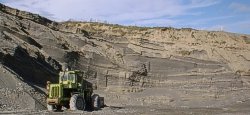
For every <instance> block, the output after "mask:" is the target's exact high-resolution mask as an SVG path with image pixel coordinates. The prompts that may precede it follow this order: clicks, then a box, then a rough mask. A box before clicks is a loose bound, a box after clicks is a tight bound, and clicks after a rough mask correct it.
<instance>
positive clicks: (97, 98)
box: [92, 94, 101, 110]
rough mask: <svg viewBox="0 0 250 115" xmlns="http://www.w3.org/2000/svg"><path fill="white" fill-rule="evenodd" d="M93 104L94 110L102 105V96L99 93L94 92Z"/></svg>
mask: <svg viewBox="0 0 250 115" xmlns="http://www.w3.org/2000/svg"><path fill="white" fill-rule="evenodd" d="M92 105H93V109H94V110H99V109H100V107H101V105H100V96H99V95H98V94H94V95H93V96H92Z"/></svg>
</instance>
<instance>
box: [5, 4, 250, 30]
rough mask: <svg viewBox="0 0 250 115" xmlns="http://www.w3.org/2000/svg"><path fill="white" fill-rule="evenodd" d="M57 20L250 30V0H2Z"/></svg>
mask: <svg viewBox="0 0 250 115" xmlns="http://www.w3.org/2000/svg"><path fill="white" fill-rule="evenodd" d="M0 3H3V4H5V5H8V6H11V7H14V8H18V9H21V10H25V11H29V12H33V13H37V14H40V15H42V16H45V17H47V18H49V19H51V20H55V21H67V20H69V19H73V20H78V21H89V20H90V19H93V20H98V21H107V22H109V23H115V24H122V25H137V26H150V27H152V26H161V27H162V26H165V27H168V26H171V27H175V28H195V29H202V30H221V29H223V30H224V31H228V32H234V33H245V34H250V0H0Z"/></svg>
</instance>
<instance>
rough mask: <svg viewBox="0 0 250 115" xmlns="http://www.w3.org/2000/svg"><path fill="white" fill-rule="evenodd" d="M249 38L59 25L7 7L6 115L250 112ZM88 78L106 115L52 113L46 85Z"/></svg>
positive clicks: (1, 22)
mask: <svg viewBox="0 0 250 115" xmlns="http://www.w3.org/2000/svg"><path fill="white" fill-rule="evenodd" d="M249 39H250V36H249V35H243V34H235V33H227V32H221V31H216V32H215V31H213V32H211V31H200V30H194V29H175V28H147V27H134V26H132V27H127V26H120V25H112V24H103V23H93V22H60V23H59V22H54V21H51V20H49V19H46V18H43V17H41V16H39V15H37V14H32V13H29V12H25V11H19V10H17V9H13V8H10V7H8V6H4V5H2V4H0V114H115V115H116V114H135V115H137V114H164V115H165V114H169V115H185V114H186V115H201V114H202V115H228V114H229V115H230V114H232V115H234V114H237V115H240V114H242V115H248V114H250V109H249V107H250V53H249V51H250V44H249ZM66 66H69V67H70V68H71V69H78V70H82V71H84V72H86V73H87V75H88V76H89V77H88V79H87V80H88V81H89V82H91V83H92V84H93V85H94V86H95V88H96V90H95V93H97V94H100V95H101V96H103V97H104V100H105V104H106V107H104V108H102V109H101V110H98V111H84V112H82V111H70V110H64V111H60V112H48V111H47V110H46V97H47V94H46V90H45V86H46V82H47V81H51V82H52V83H56V82H57V81H58V73H59V71H60V70H62V69H63V68H65V67H66Z"/></svg>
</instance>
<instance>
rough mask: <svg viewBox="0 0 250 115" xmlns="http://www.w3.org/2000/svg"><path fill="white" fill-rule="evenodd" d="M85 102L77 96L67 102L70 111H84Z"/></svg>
mask: <svg viewBox="0 0 250 115" xmlns="http://www.w3.org/2000/svg"><path fill="white" fill-rule="evenodd" d="M85 106H86V104H85V100H84V98H83V97H82V96H81V95H79V94H74V95H73V96H72V97H71V98H70V102H69V107H70V110H82V111H83V110H85Z"/></svg>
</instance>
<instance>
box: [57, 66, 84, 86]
mask: <svg viewBox="0 0 250 115" xmlns="http://www.w3.org/2000/svg"><path fill="white" fill-rule="evenodd" d="M82 79H83V73H82V72H80V71H77V70H75V71H62V72H60V73H59V83H60V84H63V85H64V86H65V88H76V87H77V86H79V85H80V84H79V83H80V82H81V81H82Z"/></svg>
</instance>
